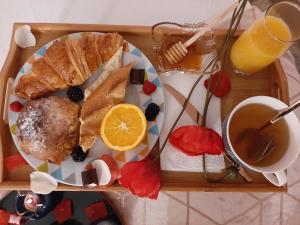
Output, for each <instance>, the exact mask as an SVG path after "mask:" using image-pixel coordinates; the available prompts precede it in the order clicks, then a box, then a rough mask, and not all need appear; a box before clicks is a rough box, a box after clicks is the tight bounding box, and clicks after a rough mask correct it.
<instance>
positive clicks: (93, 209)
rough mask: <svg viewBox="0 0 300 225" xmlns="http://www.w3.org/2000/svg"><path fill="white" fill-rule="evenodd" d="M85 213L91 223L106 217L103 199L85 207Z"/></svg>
mask: <svg viewBox="0 0 300 225" xmlns="http://www.w3.org/2000/svg"><path fill="white" fill-rule="evenodd" d="M85 213H86V215H87V217H88V218H89V221H90V222H91V223H93V222H95V221H96V220H99V219H104V218H105V217H107V215H108V213H107V209H106V206H105V203H104V202H103V201H101V202H97V203H94V204H92V205H90V206H89V207H87V208H86V209H85Z"/></svg>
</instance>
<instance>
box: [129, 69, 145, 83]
mask: <svg viewBox="0 0 300 225" xmlns="http://www.w3.org/2000/svg"><path fill="white" fill-rule="evenodd" d="M144 77H145V70H144V69H131V71H130V83H131V84H144Z"/></svg>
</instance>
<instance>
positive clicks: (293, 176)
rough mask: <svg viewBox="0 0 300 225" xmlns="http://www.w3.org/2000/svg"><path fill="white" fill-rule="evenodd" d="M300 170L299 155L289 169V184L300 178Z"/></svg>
mask: <svg viewBox="0 0 300 225" xmlns="http://www.w3.org/2000/svg"><path fill="white" fill-rule="evenodd" d="M299 118H300V117H299ZM299 171H300V157H299V156H298V157H297V159H296V161H295V162H294V163H293V165H292V166H290V167H289V168H288V171H287V175H288V185H291V184H293V183H295V182H296V181H298V180H300V174H299Z"/></svg>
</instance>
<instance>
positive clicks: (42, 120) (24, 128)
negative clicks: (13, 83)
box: [16, 96, 79, 164]
mask: <svg viewBox="0 0 300 225" xmlns="http://www.w3.org/2000/svg"><path fill="white" fill-rule="evenodd" d="M78 117H79V106H78V105H77V104H76V103H73V102H72V101H70V100H69V99H67V98H64V97H59V96H51V97H49V98H41V99H38V100H31V101H28V102H27V104H26V105H25V107H24V108H23V109H22V110H21V112H20V113H19V115H18V118H17V124H16V125H17V137H18V139H19V144H20V148H21V149H22V151H24V152H25V153H26V154H31V155H32V156H34V157H35V158H37V159H41V160H49V161H51V162H53V163H56V164H59V163H60V162H62V161H63V160H65V159H66V158H67V157H68V156H69V154H70V153H71V152H72V150H73V148H74V147H75V146H76V144H77V143H78V128H79V121H78Z"/></svg>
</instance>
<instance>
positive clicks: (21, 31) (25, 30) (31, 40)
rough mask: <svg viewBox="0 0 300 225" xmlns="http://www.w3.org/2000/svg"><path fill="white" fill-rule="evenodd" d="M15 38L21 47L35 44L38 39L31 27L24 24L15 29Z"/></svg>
mask: <svg viewBox="0 0 300 225" xmlns="http://www.w3.org/2000/svg"><path fill="white" fill-rule="evenodd" d="M14 39H15V42H16V43H17V45H18V46H20V47H21V48H27V47H31V46H35V44H36V39H35V37H34V35H33V34H32V33H31V28H30V26H28V25H23V26H21V27H19V28H17V29H16V31H15V36H14Z"/></svg>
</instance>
